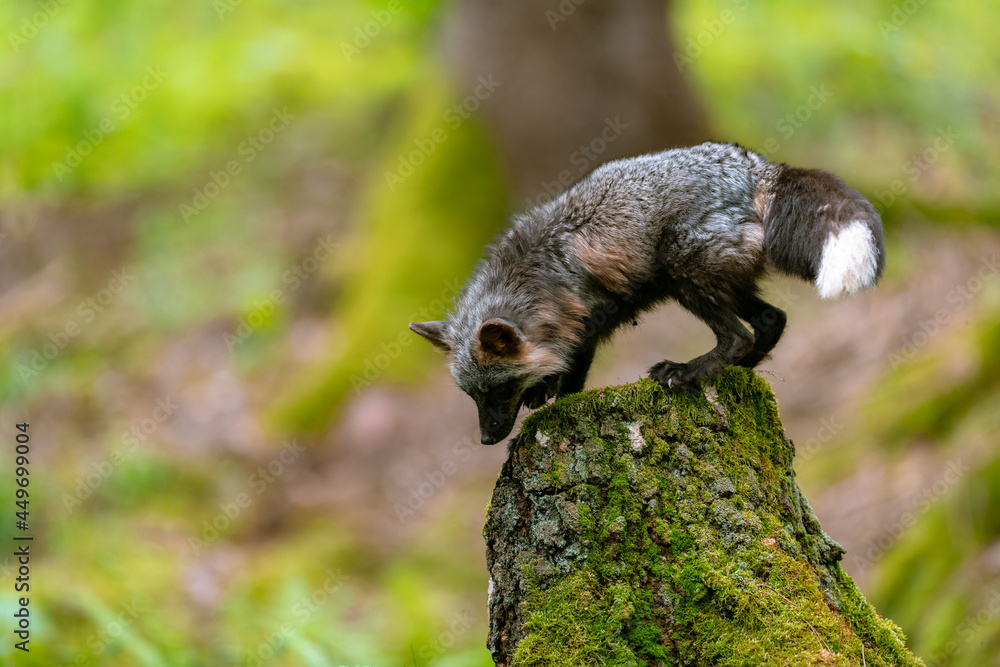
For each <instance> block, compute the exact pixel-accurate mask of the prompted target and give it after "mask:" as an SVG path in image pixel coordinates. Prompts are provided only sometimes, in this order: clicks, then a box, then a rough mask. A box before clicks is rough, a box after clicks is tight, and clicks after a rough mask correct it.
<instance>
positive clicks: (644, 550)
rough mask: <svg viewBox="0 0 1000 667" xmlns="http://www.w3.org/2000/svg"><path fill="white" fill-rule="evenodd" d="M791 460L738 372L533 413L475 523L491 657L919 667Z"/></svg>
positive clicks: (574, 399)
mask: <svg viewBox="0 0 1000 667" xmlns="http://www.w3.org/2000/svg"><path fill="white" fill-rule="evenodd" d="M793 454H794V448H793V445H792V443H791V442H789V441H788V439H787V438H786V437H785V435H784V430H783V428H782V426H781V422H780V420H779V418H778V410H777V404H776V402H775V399H774V395H773V394H772V393H771V389H770V387H769V386H768V384H767V383H766V382H765V381H764V380H763V379H761V378H759V377H757V376H756V375H754V374H753V373H752V372H751V371H749V370H746V369H737V368H733V369H729V370H728V371H727V372H726V373H724V374H723V375H722V376H721V377H720V378H719V379H718V381H717V382H716V386H715V387H712V388H709V390H708V392H707V393H706V395H705V396H693V395H689V394H684V395H670V396H668V395H666V394H664V392H663V391H662V390H661V389H660V387H659V386H658V385H657V384H656V383H655V382H653V381H652V380H643V381H640V382H638V383H636V384H632V385H626V386H623V387H612V388H606V389H600V390H594V391H589V392H585V393H582V394H577V395H574V396H569V397H566V398H564V399H562V400H559V401H557V402H556V403H554V404H553V405H551V406H548V407H546V408H544V409H542V410H539V411H538V412H536V413H535V414H533V415H532V416H531V417H529V418H528V419H527V420H525V422H524V426H523V428H522V429H521V434H520V436H518V438H517V439H516V440H515V441H514V442H513V443H512V445H511V454H510V456H509V458H508V460H507V462H506V464H505V465H504V467H503V471H502V472H501V474H500V479H499V481H498V482H497V485H496V489H495V490H494V492H493V499H492V501H491V503H490V508H489V510H488V512H487V523H486V527H485V529H484V536H485V537H486V542H487V560H488V564H489V568H490V575H491V579H490V589H491V590H490V600H489V610H490V633H489V639H488V645H489V648H490V651H491V652H492V654H493V659H494V660H495V661H496V663H497V665H503V666H505V667H506V666H513V665H520V666H522V667H528V666H534V665H538V666H545V667H557V666H561V665H566V666H571V667H580V666H582V665H741V666H742V665H763V664H774V665H851V666H854V665H871V666H873V667H874V666H877V665H921V664H922V663H921V662H920V660H918V659H917V658H916V657H914V655H913V654H912V653H910V652H909V651H908V650H907V648H906V646H905V638H904V637H903V635H902V633H901V632H900V630H899V628H898V627H896V626H895V625H894V624H893V623H892V622H891V621H889V620H886V619H883V618H881V617H880V616H879V615H878V614H877V613H876V611H875V610H874V609H872V607H871V606H870V605H869V604H868V603H867V602H866V601H865V599H864V598H863V597H862V596H861V594H860V593H859V592H858V590H857V588H856V587H855V585H854V582H853V581H852V580H851V578H850V577H848V576H847V574H845V573H844V571H843V569H841V567H840V564H839V562H840V558H841V556H842V555H843V549H842V548H841V547H840V546H839V545H838V544H837V543H836V542H834V541H833V540H832V539H830V538H829V537H828V536H827V535H826V533H824V532H823V529H822V528H821V527H820V525H819V522H818V521H817V519H816V516H815V514H813V511H812V509H811V508H810V507H809V503H808V502H807V501H806V499H805V497H804V496H803V495H802V492H801V491H800V490H799V488H798V486H797V485H796V483H795V480H794V472H793V470H792V457H793Z"/></svg>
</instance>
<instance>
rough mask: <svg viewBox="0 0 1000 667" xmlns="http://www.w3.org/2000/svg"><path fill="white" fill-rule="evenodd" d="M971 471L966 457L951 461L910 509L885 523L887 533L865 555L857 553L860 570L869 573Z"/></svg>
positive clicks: (853, 559)
mask: <svg viewBox="0 0 1000 667" xmlns="http://www.w3.org/2000/svg"><path fill="white" fill-rule="evenodd" d="M969 470H971V468H970V467H969V466H967V465H966V464H965V463H964V462H963V461H962V459H958V460H953V461H948V463H947V464H946V467H945V471H944V473H943V474H942V475H941V477H940V478H938V479H937V480H936V481H935V482H934V483H933V484H930V485H929V486H926V487H924V488H923V489H922V490H921V491H920V493H918V494H916V495H914V496H913V497H912V498H910V501H909V504H908V505H907V507H908V509H907V510H906V511H905V512H903V513H902V514H901V515H900V516H899V517H898V518H897V519H896V520H895V521H892V522H886V523H883V524H882V528H883V530H884V532H883V533H882V534H881V535H879V536H878V537H877V538H875V539H872V540H869V541H868V544H867V545H866V546H867V550H866V551H865V552H864V554H863V555H862V554H857V553H856V554H854V556H853V558H852V561H853V563H854V565H855V567H857V568H858V571H859V572H861V573H865V572H867V571H868V570H870V569H871V568H872V567H874V565H875V563H877V562H878V561H879V559H880V558H882V556H883V555H885V552H886V551H888V550H889V549H890V548H892V546H893V545H894V544H895V543H896V542H897V541H899V538H901V537H902V536H903V535H904V534H905V533H906V531H907V530H909V529H910V528H912V527H913V526H914V525H915V524H916V523H917V520H918V519H919V518H920V517H921V516H922V515H923V514H925V513H926V512H927V511H928V510H930V509H931V508H932V507H933V506H934V505H936V504H937V503H938V502H939V501H940V500H941V499H942V498H944V497H945V496H946V495H948V492H949V490H950V489H951V488H952V487H953V486H955V485H956V484H958V482H959V481H960V480H961V479H962V478H963V477H965V475H967V474H968V472H969Z"/></svg>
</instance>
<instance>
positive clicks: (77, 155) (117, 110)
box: [52, 65, 170, 181]
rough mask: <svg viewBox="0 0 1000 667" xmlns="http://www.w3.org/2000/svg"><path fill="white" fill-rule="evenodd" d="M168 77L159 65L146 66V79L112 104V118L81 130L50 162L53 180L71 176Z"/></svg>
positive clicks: (106, 117)
mask: <svg viewBox="0 0 1000 667" xmlns="http://www.w3.org/2000/svg"><path fill="white" fill-rule="evenodd" d="M168 76H170V74H169V72H164V71H163V70H162V69H161V68H160V66H159V65H156V66H155V67H154V66H152V65H151V66H149V67H147V68H146V76H144V77H143V78H142V81H140V82H139V83H138V84H136V85H134V86H132V88H131V89H130V90H129V91H128V92H126V93H122V94H121V95H119V96H118V97H116V98H115V99H114V100H113V101H112V102H111V114H112V115H109V116H105V117H104V118H102V119H101V120H100V122H98V123H97V125H96V126H95V127H92V128H90V129H89V130H84V131H83V134H82V138H81V139H80V141H78V142H77V143H76V144H74V145H72V146H67V147H66V154H65V155H64V156H63V159H62V161H61V162H53V163H52V173H53V174H54V175H55V177H56V180H58V181H62V180H63V178H65V177H66V176H67V175H69V174H71V173H73V170H74V169H76V168H77V167H79V166H80V165H81V164H83V161H84V158H86V157H87V156H89V155H91V154H92V153H93V152H94V149H95V148H97V147H98V146H100V145H101V144H102V143H103V142H104V139H105V138H106V137H107V136H108V135H110V134H113V133H114V132H115V131H116V130H118V128H119V127H121V123H124V122H125V121H126V120H128V117H129V116H130V115H132V112H133V111H135V110H136V109H137V108H138V107H139V105H140V104H141V103H142V102H144V101H145V100H146V98H147V97H148V96H149V94H150V93H151V92H153V91H154V90H156V89H157V88H159V86H160V84H161V83H163V80H164V79H166V78H167V77H168Z"/></svg>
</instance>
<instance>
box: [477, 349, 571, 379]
mask: <svg viewBox="0 0 1000 667" xmlns="http://www.w3.org/2000/svg"><path fill="white" fill-rule="evenodd" d="M473 358H475V360H476V363H477V364H479V365H480V366H489V365H491V364H496V363H508V364H511V363H513V364H520V365H523V366H525V367H526V368H530V369H531V370H533V371H538V372H540V373H541V374H542V375H550V374H552V373H558V372H560V371H564V370H566V368H565V364H564V363H563V362H562V360H561V359H560V358H559V356H558V355H557V354H555V353H553V352H551V351H550V350H548V349H546V348H544V347H541V346H540V345H535V344H534V343H531V342H528V341H525V342H523V343H521V345H520V346H519V347H518V351H517V353H516V354H512V355H506V356H500V355H496V354H490V353H489V352H486V351H485V350H483V349H482V348H481V347H477V348H476V350H475V351H474V352H473Z"/></svg>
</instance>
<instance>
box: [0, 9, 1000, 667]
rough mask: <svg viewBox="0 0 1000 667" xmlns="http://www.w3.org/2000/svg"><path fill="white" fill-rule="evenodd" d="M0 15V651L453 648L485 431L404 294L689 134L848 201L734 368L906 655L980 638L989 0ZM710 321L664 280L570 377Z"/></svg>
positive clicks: (418, 309) (293, 661)
mask: <svg viewBox="0 0 1000 667" xmlns="http://www.w3.org/2000/svg"><path fill="white" fill-rule="evenodd" d="M0 20H2V25H3V27H4V34H5V38H4V40H3V42H4V43H3V44H2V45H0V100H2V104H0V114H2V115H0V209H2V212H0V216H2V217H0V338H2V340H3V345H2V347H0V359H2V368H3V369H4V372H3V373H2V375H0V396H2V399H0V400H2V408H0V433H2V436H0V437H2V439H3V441H4V442H5V443H6V444H5V445H4V447H3V448H2V452H3V454H2V456H0V460H2V464H0V489H3V490H4V491H2V492H0V496H2V497H3V498H4V499H5V500H4V505H3V507H4V516H3V520H2V521H0V540H2V544H3V545H4V546H3V548H2V549H0V552H2V555H0V607H2V616H3V619H4V620H3V623H2V624H0V627H2V628H3V633H2V634H3V637H4V640H3V642H2V644H0V663H2V664H18V665H46V666H48V665H64V664H73V665H143V666H154V665H219V664H240V665H264V664H267V665H361V664H364V665H385V666H388V665H397V666H400V665H407V666H414V667H415V666H421V667H423V666H425V665H435V666H440V667H445V666H466V665H483V666H485V665H490V664H491V661H490V658H489V654H488V652H487V651H486V648H485V635H486V623H487V619H486V586H487V572H486V568H485V557H484V544H483V541H482V539H481V537H480V531H481V528H482V523H483V511H484V508H485V506H486V504H487V502H488V500H489V497H490V494H491V491H492V487H493V482H494V480H495V478H496V474H497V472H498V470H499V468H500V465H501V463H502V461H503V458H504V456H505V447H503V446H497V447H493V448H487V447H482V446H480V445H479V444H478V434H477V427H476V414H475V410H474V408H473V404H472V402H471V400H470V399H468V398H467V397H465V396H464V395H463V394H462V393H461V392H460V391H459V390H458V389H457V388H455V387H454V383H453V382H452V380H451V378H450V377H449V376H448V373H447V370H446V369H445V368H444V359H443V357H442V356H441V355H438V354H436V353H435V352H434V351H433V350H432V349H431V346H429V345H426V344H425V343H424V342H422V341H418V339H417V338H416V336H415V335H413V334H411V333H409V332H408V331H407V329H406V325H407V323H408V322H409V321H411V320H414V319H435V318H438V317H441V316H442V315H443V314H444V312H445V309H446V308H447V306H448V304H449V303H450V300H451V299H452V297H453V296H454V295H455V293H456V291H457V290H458V289H459V288H460V286H461V284H462V282H463V281H464V278H465V276H466V275H467V274H468V271H469V270H470V268H471V267H472V265H473V263H474V262H475V260H476V259H477V258H478V257H479V256H480V254H481V252H482V245H483V243H484V242H486V241H488V239H489V238H490V237H491V236H492V235H493V234H494V233H495V232H496V230H497V229H499V228H500V226H501V225H503V224H504V221H505V220H506V218H507V216H508V215H509V214H510V213H511V212H513V211H516V210H518V209H521V208H524V207H525V206H527V205H530V203H532V202H537V201H541V200H542V199H544V198H545V197H547V196H550V195H551V194H552V193H553V192H555V191H557V190H558V189H560V188H562V187H564V186H565V185H567V184H569V183H571V182H573V181H575V180H576V179H578V178H579V177H580V176H582V175H583V174H584V173H586V172H587V171H589V170H590V169H592V168H593V167H595V166H597V165H598V164H600V163H601V162H603V161H605V160H608V159H612V158H615V157H620V156H624V155H629V154H636V153H641V152H647V151H652V150H658V149H662V148H667V147H671V146H674V145H683V144H689V143H697V142H700V141H702V140H706V139H717V140H725V141H729V140H732V141H739V142H741V143H743V144H745V145H747V146H749V147H751V148H754V149H757V150H759V151H762V152H765V153H767V154H768V155H769V157H771V158H772V159H775V160H779V161H783V162H788V163H791V164H795V165H799V166H808V167H821V168H825V169H828V170H830V171H833V172H835V173H837V174H839V175H841V176H842V177H844V178H845V179H846V180H847V181H848V182H849V183H850V184H852V185H853V186H854V187H856V188H858V189H859V190H861V191H862V192H864V193H865V194H867V195H868V196H869V197H870V198H871V199H872V201H873V202H875V203H876V204H877V205H878V207H879V209H880V210H881V211H882V214H883V216H884V220H885V225H886V230H887V245H888V256H889V264H888V269H887V272H886V277H885V280H884V281H883V283H882V284H881V285H880V286H879V288H878V289H876V290H874V291H873V292H870V293H866V294H864V295H860V296H857V297H854V298H851V299H846V300H843V301H838V302H830V303H828V302H821V301H820V300H819V299H818V298H817V297H816V296H815V293H814V291H813V290H812V288H811V286H809V285H806V284H802V283H798V282H794V281H785V280H776V281H774V282H773V283H771V284H770V286H769V288H768V293H769V294H770V297H771V298H770V300H771V301H773V302H775V303H776V304H777V305H779V306H781V307H783V308H784V309H786V310H787V311H788V313H789V323H790V326H789V329H788V332H787V333H786V335H785V339H784V340H783V341H782V344H781V345H779V346H778V348H777V351H776V354H775V355H774V358H773V360H771V361H769V362H766V363H765V364H764V365H763V369H764V370H765V371H767V377H768V379H769V380H770V381H771V383H772V385H773V386H774V389H775V391H776V392H777V394H778V397H779V400H780V406H781V411H782V417H783V419H784V422H785V426H786V429H787V432H788V434H789V436H790V437H791V438H792V439H793V440H794V441H795V443H796V445H797V449H798V455H797V463H796V465H797V470H798V471H799V480H800V484H801V485H802V486H803V489H804V491H805V492H806V494H807V495H808V496H809V498H810V499H811V501H812V502H813V504H814V506H815V509H816V510H817V513H818V515H819V517H820V519H821V520H822V522H823V525H824V527H825V528H826V529H827V531H828V532H830V534H831V535H832V536H833V537H834V538H835V539H836V540H838V541H839V542H841V543H842V544H843V545H844V546H845V547H846V548H847V555H846V557H845V561H844V566H845V568H846V569H847V571H848V572H849V573H850V574H852V575H853V576H854V577H856V578H857V580H858V582H859V584H860V586H861V588H862V590H863V591H864V593H865V594H866V595H867V596H868V597H869V599H870V600H871V601H872V602H873V604H874V605H875V606H876V607H877V609H879V611H881V612H882V613H884V614H885V615H887V616H889V617H891V618H893V619H894V620H895V621H896V622H898V623H899V624H900V625H901V626H902V627H903V628H904V630H905V631H906V632H907V633H908V635H909V637H910V639H911V642H912V646H913V648H914V650H915V651H916V653H917V654H919V655H921V656H923V657H924V658H925V660H926V662H927V664H928V665H935V666H938V665H970V666H971V665H976V666H980V665H987V664H990V665H1000V660H998V658H997V656H998V655H1000V448H998V447H997V445H998V443H1000V436H998V431H1000V278H998V272H1000V265H998V263H997V262H998V253H1000V236H998V234H997V225H998V222H1000V196H998V194H997V189H996V183H997V175H998V167H1000V43H998V42H997V35H998V34H1000V13H998V12H997V11H996V10H995V7H993V6H992V5H991V4H990V3H972V2H950V3H925V2H923V1H920V0H906V1H902V0H877V1H875V2H871V1H866V2H862V1H860V0H852V1H850V2H842V3H835V4H834V3H826V4H819V3H800V2H793V1H792V0H768V1H767V2H764V1H760V2H758V1H751V0H677V1H675V2H671V3H670V4H669V5H668V6H665V5H664V3H663V2H662V1H660V0H634V1H632V2H627V3H611V2H607V1H603V2H602V1H599V0H547V1H541V0H540V1H538V2H528V1H527V0H516V1H512V2H504V3H489V4H488V3H485V2H473V1H471V0H470V1H468V2H460V1H456V2H444V1H441V0H419V1H415V2H396V1H395V0H393V1H392V2H378V1H372V2H368V1H365V0H338V2H336V3H330V2H319V1H316V0H297V1H295V2H279V1H278V0H260V1H258V2H254V3H249V2H242V1H241V0H212V1H211V2H209V1H205V2H188V1H177V2H170V3H165V2H153V3H150V2H139V1H137V0H116V1H114V2H96V1H89V2H87V1H83V0H79V1H75V2H66V1H64V0H45V1H34V0H11V1H9V2H4V3H2V5H0ZM712 344H713V341H712V337H711V334H710V332H709V330H708V329H707V328H706V327H704V326H703V325H701V324H700V323H698V322H697V321H696V320H694V319H693V318H692V317H691V316H690V315H688V314H686V313H685V312H683V311H682V310H680V309H679V308H676V307H674V306H669V307H664V308H662V309H661V310H659V311H657V312H656V313H654V314H652V315H650V316H649V317H647V318H646V319H645V321H644V322H643V323H642V325H641V326H639V327H637V328H635V329H634V330H633V331H630V332H628V333H627V334H623V335H622V336H620V337H619V338H618V339H617V341H616V342H615V344H614V345H613V346H611V347H609V348H608V349H605V350H604V351H603V352H602V353H600V355H599V357H598V360H597V363H596V365H595V368H594V371H593V372H592V375H591V378H590V382H589V386H599V385H604V384H621V383H624V382H630V381H633V380H635V379H637V378H638V377H640V376H641V375H642V374H643V373H644V372H645V370H646V369H647V368H648V367H649V366H650V365H652V364H653V363H655V362H656V361H659V360H660V359H662V358H664V357H668V358H674V359H677V358H689V357H691V356H694V355H696V354H699V353H701V352H703V351H705V350H706V349H708V348H709V347H710V346H711V345H712ZM21 421H28V422H30V424H31V426H30V435H31V443H32V460H31V482H32V483H31V487H30V488H31V492H32V498H31V505H30V526H31V528H30V531H29V532H30V533H31V534H33V535H34V537H35V541H34V543H33V546H32V550H33V552H32V553H33V560H32V566H33V569H32V581H31V586H32V588H31V603H30V605H31V607H30V608H31V614H32V617H31V618H32V630H33V634H32V638H31V653H30V654H28V655H21V654H19V655H16V656H15V651H14V649H13V646H12V644H13V640H12V635H11V629H12V614H13V612H14V610H15V608H16V607H15V605H16V596H15V595H14V593H13V583H14V578H15V577H16V576H17V575H16V568H15V567H14V560H13V558H12V557H11V556H10V553H11V552H12V550H13V549H12V548H9V546H8V545H11V544H13V542H12V535H13V534H14V533H15V532H19V531H16V529H15V528H14V516H13V514H14V507H13V489H14V488H15V487H14V480H13V468H14V465H13V457H14V454H13V447H14V444H13V443H14V438H15V435H16V429H15V424H16V423H18V422H21Z"/></svg>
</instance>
